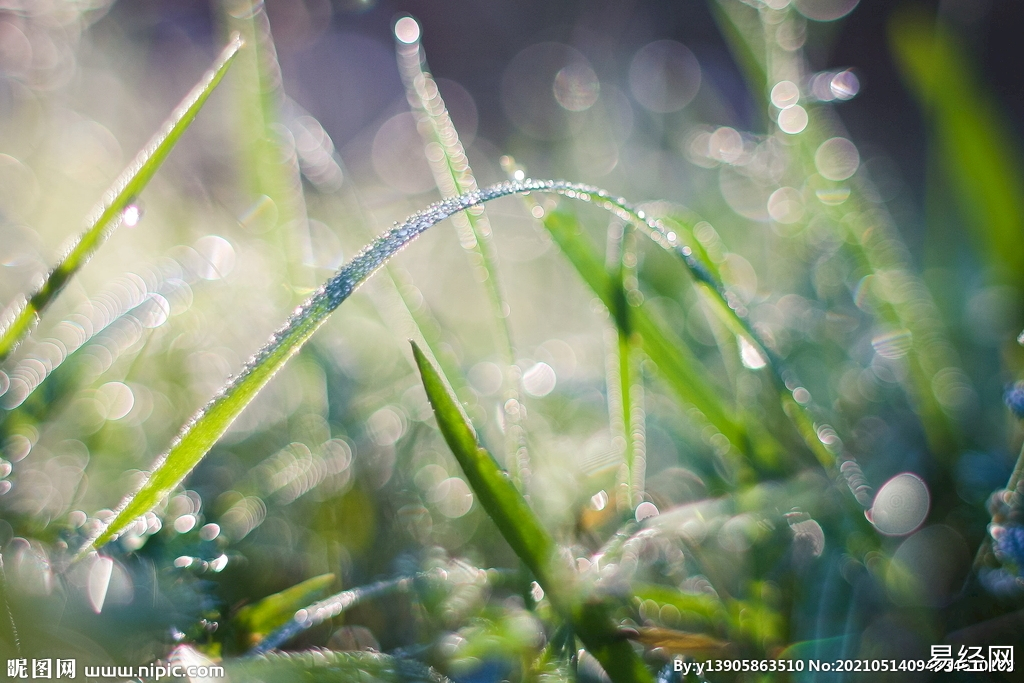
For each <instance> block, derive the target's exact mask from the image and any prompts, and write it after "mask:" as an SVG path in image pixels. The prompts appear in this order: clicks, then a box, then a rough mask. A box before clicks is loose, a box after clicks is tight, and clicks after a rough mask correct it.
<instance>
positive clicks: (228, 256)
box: [195, 235, 235, 280]
mask: <svg viewBox="0 0 1024 683" xmlns="http://www.w3.org/2000/svg"><path fill="white" fill-rule="evenodd" d="M195 250H196V253H197V254H199V256H200V257H202V258H201V261H200V263H199V268H198V273H197V274H198V275H199V277H201V278H203V279H204V280H220V279H221V278H224V277H227V276H228V275H229V274H230V273H231V271H232V270H234V268H235V249H234V247H232V246H231V243H230V242H228V241H227V240H226V239H224V238H223V237H221V236H219V235H207V236H205V237H200V238H199V239H198V240H196V243H195Z"/></svg>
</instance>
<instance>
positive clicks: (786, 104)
mask: <svg viewBox="0 0 1024 683" xmlns="http://www.w3.org/2000/svg"><path fill="white" fill-rule="evenodd" d="M771 98H772V104H774V105H775V106H776V107H778V108H779V109H789V108H790V107H792V106H793V105H795V104H796V103H797V102H799V101H800V88H798V87H797V86H796V83H794V82H793V81H779V82H778V83H776V84H775V87H773V88H772V95H771Z"/></svg>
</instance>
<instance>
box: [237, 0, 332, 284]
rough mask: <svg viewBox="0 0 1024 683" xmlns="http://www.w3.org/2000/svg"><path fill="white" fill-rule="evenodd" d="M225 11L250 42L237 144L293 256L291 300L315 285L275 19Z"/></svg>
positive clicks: (242, 61) (243, 8)
mask: <svg viewBox="0 0 1024 683" xmlns="http://www.w3.org/2000/svg"><path fill="white" fill-rule="evenodd" d="M223 7H224V9H225V10H226V14H227V17H226V19H227V23H228V26H229V27H231V28H232V29H234V30H236V31H238V32H239V33H240V34H241V35H242V37H243V38H244V39H245V42H246V49H245V50H243V51H242V54H241V55H240V56H239V59H238V67H237V68H236V69H235V74H233V75H232V78H231V80H232V82H233V84H234V85H236V90H237V97H238V99H239V103H240V106H238V107H237V111H238V113H239V115H240V122H239V123H240V125H239V126H238V130H237V134H238V138H237V139H238V143H237V144H239V146H240V147H241V153H242V158H243V159H244V163H242V164H241V165H240V170H241V172H242V174H243V179H244V181H245V184H246V185H247V186H248V189H249V191H250V192H251V194H252V196H253V198H255V199H259V198H265V199H263V201H266V200H267V199H269V201H270V203H272V205H273V210H271V211H266V212H264V213H265V214H267V215H270V216H273V218H272V220H273V225H271V226H269V227H270V229H271V230H272V231H273V236H272V238H271V239H273V240H275V241H276V242H277V244H278V245H279V247H280V248H281V249H283V251H284V253H285V254H286V255H287V257H288V258H287V260H286V268H287V273H288V279H289V282H288V283H287V284H289V285H290V286H291V288H292V292H291V293H292V295H293V296H295V295H296V294H297V293H299V292H306V293H308V292H309V290H310V289H312V288H313V286H314V282H313V280H312V279H311V278H312V272H311V269H304V268H303V266H302V264H303V263H304V262H305V263H310V262H311V258H312V253H311V249H312V247H311V244H310V236H309V228H308V220H307V215H306V200H305V196H304V195H303V191H302V180H301V178H300V176H299V164H298V159H297V156H296V151H295V142H294V140H293V138H292V136H291V134H289V133H287V132H286V129H285V128H284V126H283V124H282V108H283V107H284V105H285V101H286V98H285V93H284V88H283V85H282V78H281V66H280V64H279V63H278V59H277V48H276V47H275V45H274V37H273V34H272V33H271V30H270V20H269V18H268V17H267V10H266V7H265V6H264V3H263V2H262V1H258V0H227V1H226V2H224V3H223Z"/></svg>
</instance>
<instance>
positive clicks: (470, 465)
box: [412, 342, 558, 601]
mask: <svg viewBox="0 0 1024 683" xmlns="http://www.w3.org/2000/svg"><path fill="white" fill-rule="evenodd" d="M412 353H413V357H414V358H415V359H416V366H417V367H418V368H419V371H420V376H421V378H422V379H423V387H424V389H426V392H427V398H428V399H429V400H430V405H431V406H432V407H433V409H434V415H435V416H436V418H437V425H438V427H439V428H440V430H441V434H442V435H444V439H445V441H446V442H447V443H448V446H449V448H451V449H452V453H454V454H455V459H456V460H458V461H459V465H460V466H461V467H462V471H463V472H464V473H465V475H466V479H467V480H468V482H469V485H470V486H471V487H472V489H473V491H474V493H476V496H477V499H478V500H479V501H480V505H482V506H483V508H484V510H485V511H486V512H487V515H488V516H489V517H490V518H491V519H492V520H493V521H494V523H495V525H497V527H498V530H499V531H501V534H502V536H504V537H505V540H507V541H508V544H509V545H510V546H512V550H514V551H515V553H516V555H518V556H519V559H521V560H522V561H523V563H524V564H526V566H527V567H529V568H530V571H532V572H533V573H534V575H535V576H536V577H537V580H538V581H539V582H540V584H541V586H542V587H544V588H545V590H548V587H549V586H550V587H552V589H553V590H555V591H556V594H557V585H558V578H556V575H555V573H554V572H553V567H552V562H553V560H554V551H555V542H554V541H553V540H552V539H551V536H550V534H548V532H547V530H546V529H545V528H544V526H543V525H542V524H541V523H540V520H539V519H537V516H536V515H535V514H534V512H533V510H532V509H530V506H529V505H527V503H526V500H525V499H524V498H523V494H521V493H520V492H519V489H517V488H516V486H515V484H514V483H512V480H511V478H509V476H508V474H507V473H506V472H505V471H504V470H503V469H501V468H500V467H499V466H498V463H497V462H495V460H494V458H493V457H492V456H491V454H490V453H488V452H487V451H486V450H484V449H483V448H481V447H480V445H479V443H478V442H477V437H476V431H474V429H473V427H472V425H471V424H470V422H469V418H468V417H466V414H465V413H464V412H463V410H462V406H461V405H460V404H459V401H458V399H457V398H455V395H454V393H453V392H452V391H451V389H450V388H449V387H448V383H447V382H446V381H445V380H444V379H443V378H442V376H441V374H440V372H439V371H438V370H437V369H436V368H435V367H434V366H433V364H431V362H430V361H429V360H427V357H426V356H425V355H424V354H423V351H421V350H420V347H419V346H417V345H416V344H415V342H414V343H413V344H412ZM557 600H558V598H557V597H555V598H553V601H557Z"/></svg>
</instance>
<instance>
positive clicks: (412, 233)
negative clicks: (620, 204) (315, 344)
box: [76, 181, 558, 558]
mask: <svg viewBox="0 0 1024 683" xmlns="http://www.w3.org/2000/svg"><path fill="white" fill-rule="evenodd" d="M556 186H558V185H557V184H556V183H552V182H550V181H531V182H530V183H526V184H524V183H503V184H501V185H495V186H492V187H489V188H486V189H484V190H480V191H477V192H473V193H469V194H464V195H460V196H459V197H454V198H452V199H447V200H444V201H441V202H438V203H436V204H434V205H433V206H431V207H430V208H428V209H427V210H425V211H422V212H420V213H417V214H415V215H413V216H412V217H410V218H409V219H408V220H406V221H405V222H404V223H402V224H401V225H398V226H396V227H394V228H392V229H391V230H390V231H389V232H387V233H385V234H384V235H382V236H380V237H378V238H377V239H376V240H375V241H374V242H373V243H371V244H370V245H369V246H368V247H367V248H366V249H364V250H363V251H362V252H360V253H359V254H358V255H357V256H356V257H355V258H353V259H352V260H351V261H350V262H349V263H348V264H347V265H345V266H344V267H343V268H342V269H341V270H340V271H338V273H337V274H336V275H335V276H334V277H333V278H331V280H329V281H328V282H327V283H326V284H325V285H324V286H323V287H321V288H320V289H319V290H317V292H316V293H315V294H313V296H311V297H310V298H309V299H308V300H307V301H306V302H305V303H304V304H303V305H302V306H300V307H299V308H298V309H297V310H296V312H295V313H294V314H292V316H291V318H289V320H288V322H287V323H285V325H284V326H283V327H282V328H281V329H280V330H278V331H277V332H276V333H275V334H274V335H273V336H272V337H271V339H270V341H269V342H268V343H267V344H266V346H264V347H263V348H262V349H261V350H260V351H259V352H258V353H257V354H256V355H255V356H254V357H253V358H252V359H251V360H250V361H249V362H248V363H247V364H246V366H245V367H244V368H243V370H242V372H241V373H239V374H238V375H237V376H235V377H234V378H233V379H232V380H231V381H229V382H228V384H227V385H226V386H225V387H224V388H223V389H222V390H221V392H220V393H219V394H218V395H217V396H216V397H215V398H214V399H213V400H212V401H210V403H209V404H208V405H207V406H206V407H205V408H203V409H202V410H200V411H199V413H198V414H196V415H195V417H193V418H192V420H191V421H189V423H188V424H186V426H185V428H184V429H183V430H182V432H181V434H179V435H178V437H177V439H176V440H175V441H174V443H173V444H172V445H171V448H170V450H169V451H167V453H165V454H164V455H163V456H161V457H160V458H159V459H157V461H156V463H154V465H153V468H152V469H151V471H150V474H149V476H148V477H147V478H146V479H145V480H144V481H143V483H142V485H141V487H140V488H139V489H138V490H137V491H136V492H135V493H133V494H131V495H129V496H128V497H127V498H126V499H125V500H124V501H123V502H122V503H121V505H120V506H119V507H118V509H117V512H116V514H115V515H114V517H113V519H111V520H110V521H109V522H108V523H107V524H105V525H103V526H100V527H98V528H97V530H96V531H95V532H94V534H93V535H92V536H91V537H90V538H89V540H88V541H87V542H86V544H85V545H84V546H83V547H82V549H81V550H80V551H79V552H78V554H77V556H76V557H77V558H81V557H83V556H84V554H85V553H87V552H88V551H89V550H90V549H91V548H94V547H99V546H101V545H103V544H104V543H107V542H108V541H110V540H112V539H113V538H114V537H115V536H117V535H118V534H119V533H121V532H122V531H124V529H125V528H126V527H127V526H128V525H129V524H131V523H132V521H133V520H135V519H136V518H137V517H139V516H140V515H144V514H145V513H146V512H149V511H150V510H152V509H153V507H155V506H156V504H157V503H158V502H159V501H160V500H162V499H163V498H164V497H165V496H166V495H167V494H168V493H170V491H171V490H172V489H173V488H174V487H175V486H177V485H178V484H179V483H181V481H182V480H183V479H184V478H185V476H186V475H188V473H189V472H191V471H192V469H193V468H194V467H195V466H196V465H197V464H199V461H200V460H202V458H203V456H205V455H206V453H207V452H209V450H210V449H211V448H212V447H213V445H214V444H215V443H216V442H217V440H218V439H220V437H221V436H222V435H223V434H224V432H225V431H227V429H228V427H230V426H231V423H232V422H233V421H234V420H235V418H236V417H238V415H239V413H241V412H242V410H243V409H244V408H245V407H246V406H247V405H248V404H249V403H250V401H252V399H253V398H255V397H256V394H258V393H259V391H260V390H261V389H262V388H263V387H264V386H265V385H266V384H267V382H269V381H270V379H271V378H272V377H273V376H274V374H275V373H276V372H277V371H278V370H279V369H280V368H281V367H282V366H283V365H284V364H285V362H287V360H288V359H289V358H291V357H292V356H293V355H295V354H296V353H298V351H299V349H300V348H302V346H303V344H305V343H306V341H307V340H308V339H309V338H310V337H311V336H312V335H313V333H314V332H315V331H316V330H317V329H318V328H319V327H320V325H322V324H323V323H324V321H325V320H326V319H327V317H328V316H329V315H330V314H331V313H332V312H333V311H334V310H335V309H336V308H337V307H338V306H340V305H341V304H342V302H343V301H345V300H346V299H347V298H348V297H349V296H350V295H351V294H352V292H353V291H355V289H356V288H357V287H358V286H359V285H361V284H362V283H363V282H364V281H365V280H366V279H367V278H368V277H370V275H372V274H373V273H375V272H376V271H377V270H378V269H379V268H380V267H381V266H383V265H384V264H385V263H386V262H387V260H388V259H389V258H391V257H392V256H394V255H395V254H396V253H397V252H398V251H399V250H401V249H402V248H403V247H404V246H405V245H406V244H408V243H409V242H410V241H412V240H413V239H415V238H416V237H417V236H419V235H420V234H421V233H423V232H424V231H425V230H427V229H428V228H430V227H432V226H433V225H436V224H437V223H440V222H441V221H442V220H444V219H446V218H449V217H450V216H452V215H453V214H454V213H456V212H458V211H463V210H465V209H467V208H469V207H471V206H477V205H479V204H481V203H483V202H485V201H488V200H490V199H495V198H497V197H504V196H507V195H510V194H514V193H516V192H526V191H530V190H531V189H532V190H541V189H544V188H548V187H556Z"/></svg>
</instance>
